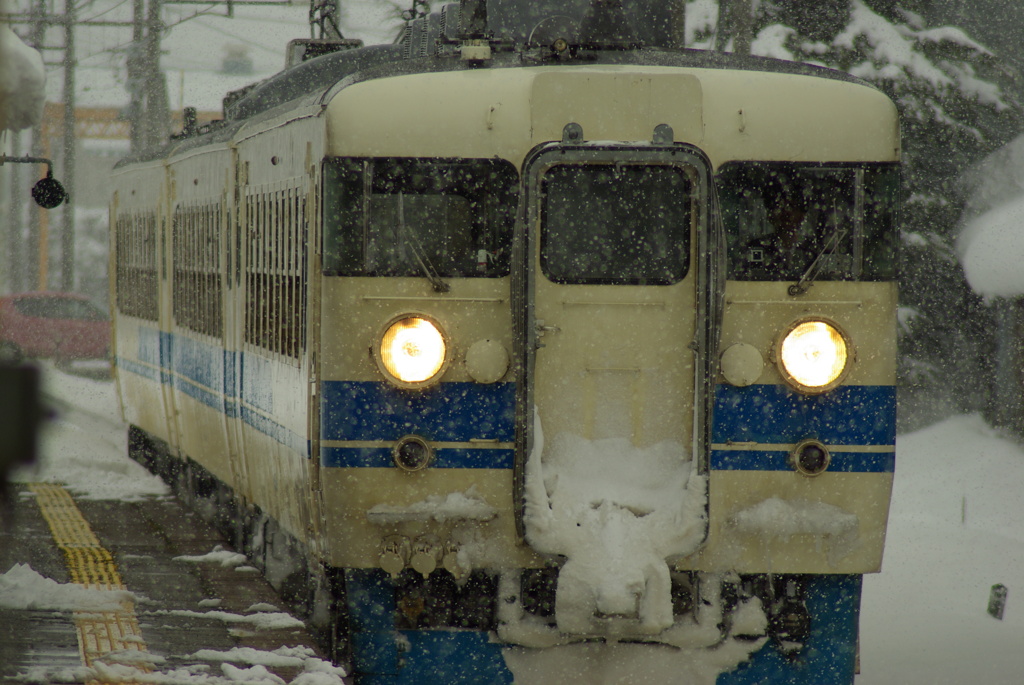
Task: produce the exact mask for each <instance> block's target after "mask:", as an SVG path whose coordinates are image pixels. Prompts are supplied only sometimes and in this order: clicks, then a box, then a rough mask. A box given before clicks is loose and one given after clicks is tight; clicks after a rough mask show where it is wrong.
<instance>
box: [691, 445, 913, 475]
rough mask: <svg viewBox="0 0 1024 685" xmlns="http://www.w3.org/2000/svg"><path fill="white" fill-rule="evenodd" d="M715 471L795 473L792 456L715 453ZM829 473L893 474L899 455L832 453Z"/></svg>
mask: <svg viewBox="0 0 1024 685" xmlns="http://www.w3.org/2000/svg"><path fill="white" fill-rule="evenodd" d="M711 469H712V470H713V471H792V470H793V467H792V466H790V464H789V452H785V451H768V450H765V451H761V450H712V451H711ZM828 470H829V471H831V472H839V473H892V472H893V471H895V470H896V452H833V453H832V461H831V462H829V465H828Z"/></svg>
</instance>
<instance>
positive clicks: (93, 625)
mask: <svg viewBox="0 0 1024 685" xmlns="http://www.w3.org/2000/svg"><path fill="white" fill-rule="evenodd" d="M28 487H29V490H31V491H32V492H34V493H35V494H36V502H37V503H38V504H39V509H40V510H41V511H42V514H43V518H44V519H46V522H47V524H49V526H50V532H51V533H52V535H53V539H54V542H56V543H57V547H59V548H60V550H61V551H62V552H63V553H64V560H65V562H66V563H67V566H68V571H69V573H70V575H71V580H72V581H73V582H74V583H76V584H78V585H82V586H85V587H87V588H92V589H96V590H126V589H127V588H126V587H125V585H124V582H122V580H121V575H120V574H119V573H118V572H117V566H116V565H115V564H114V558H113V556H111V554H110V552H108V551H107V550H106V549H104V548H103V545H101V544H100V541H99V539H98V538H97V537H96V535H95V534H94V533H93V532H92V528H90V527H89V522H88V521H86V520H85V517H84V516H82V512H81V511H79V509H78V506H77V505H76V504H75V501H74V500H73V499H72V498H71V495H70V494H68V491H67V490H65V489H64V488H63V487H61V486H59V485H53V484H50V483H32V484H31V485H29V486H28ZM74 621H75V627H76V628H77V630H78V650H79V653H80V654H81V656H82V663H84V664H85V665H86V666H92V663H93V661H95V660H97V659H102V658H103V656H105V655H106V654H109V653H110V652H116V651H120V650H137V651H143V652H144V651H148V650H147V648H146V642H145V641H144V640H143V639H142V631H141V630H140V629H139V621H138V619H137V618H136V616H135V605H134V603H132V602H131V601H125V602H122V609H121V610H119V611H114V612H102V613H96V612H82V611H76V612H74ZM137 668H139V669H140V670H143V671H146V672H148V671H149V670H150V669H149V668H147V667H145V666H144V665H139V666H137ZM100 682H101V681H97V680H94V681H92V683H97V684H98V683H100ZM119 682H131V681H119ZM92 683H90V685H92Z"/></svg>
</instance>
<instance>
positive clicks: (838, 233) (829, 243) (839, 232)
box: [787, 202, 849, 297]
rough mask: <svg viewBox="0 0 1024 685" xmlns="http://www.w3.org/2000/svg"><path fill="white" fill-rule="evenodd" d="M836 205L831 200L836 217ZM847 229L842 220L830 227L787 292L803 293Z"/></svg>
mask: <svg viewBox="0 0 1024 685" xmlns="http://www.w3.org/2000/svg"><path fill="white" fill-rule="evenodd" d="M837 209H838V207H837V206H836V204H835V203H834V202H833V205H832V216H835V217H838V214H837V213H836V212H837ZM847 233H849V231H848V230H847V229H846V226H845V225H844V223H843V222H841V221H839V222H837V223H836V227H835V228H833V229H832V233H830V234H829V236H828V239H827V240H826V241H825V244H824V245H823V246H822V247H821V250H820V251H819V252H818V254H817V256H816V257H815V258H814V261H813V262H811V265H810V266H809V267H807V271H805V272H804V275H803V276H801V277H800V280H799V281H797V282H796V283H794V284H793V285H791V286H789V289H788V290H787V292H788V293H789V294H790V295H792V296H793V297H796V296H797V295H803V294H804V293H805V292H807V290H808V289H809V288H810V287H811V286H812V285H814V279H815V278H817V277H818V273H819V272H820V271H821V266H822V264H823V263H824V260H825V257H831V256H832V255H833V254H835V252H836V250H837V249H839V243H841V242H842V240H843V238H845V237H846V234H847Z"/></svg>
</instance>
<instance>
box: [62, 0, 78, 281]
mask: <svg viewBox="0 0 1024 685" xmlns="http://www.w3.org/2000/svg"><path fill="white" fill-rule="evenodd" d="M64 17H65V19H66V20H67V23H66V24H65V25H64V131H63V134H64V165H63V168H64V186H65V188H66V190H67V193H68V200H67V202H65V204H64V211H63V212H62V214H61V217H62V219H63V223H62V225H61V235H60V282H61V289H62V290H64V291H65V292H71V291H73V290H74V289H75V162H76V160H77V150H76V143H77V141H76V140H75V67H76V66H77V57H76V56H75V20H76V19H77V18H78V10H77V8H76V7H75V2H74V0H64Z"/></svg>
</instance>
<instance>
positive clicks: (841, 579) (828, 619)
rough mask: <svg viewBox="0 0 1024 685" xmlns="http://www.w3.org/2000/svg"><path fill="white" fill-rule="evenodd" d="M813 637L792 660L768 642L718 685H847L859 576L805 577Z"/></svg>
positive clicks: (853, 663)
mask: <svg viewBox="0 0 1024 685" xmlns="http://www.w3.org/2000/svg"><path fill="white" fill-rule="evenodd" d="M805 578H806V579H807V588H806V595H805V601H806V603H807V610H808V611H809V612H810V614H811V637H810V639H809V640H808V642H807V644H806V645H805V646H804V649H803V650H802V651H801V652H800V653H799V654H798V655H797V656H796V657H795V658H792V659H791V658H790V657H787V656H786V655H785V654H783V653H782V652H780V651H779V650H778V649H776V648H775V646H774V645H773V644H772V643H771V642H769V643H768V644H766V645H765V646H764V647H763V648H762V649H759V650H758V651H757V652H755V653H754V654H753V655H752V656H751V658H750V661H748V662H746V663H744V664H742V665H740V666H739V667H738V668H737V669H736V670H734V671H731V672H729V673H723V674H721V675H720V676H718V681H717V685H762V684H763V683H771V684H772V685H826V684H827V685H851V684H852V683H853V676H854V671H855V669H856V666H857V626H858V623H859V620H860V592H861V576H846V575H843V576H840V575H822V576H805Z"/></svg>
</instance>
